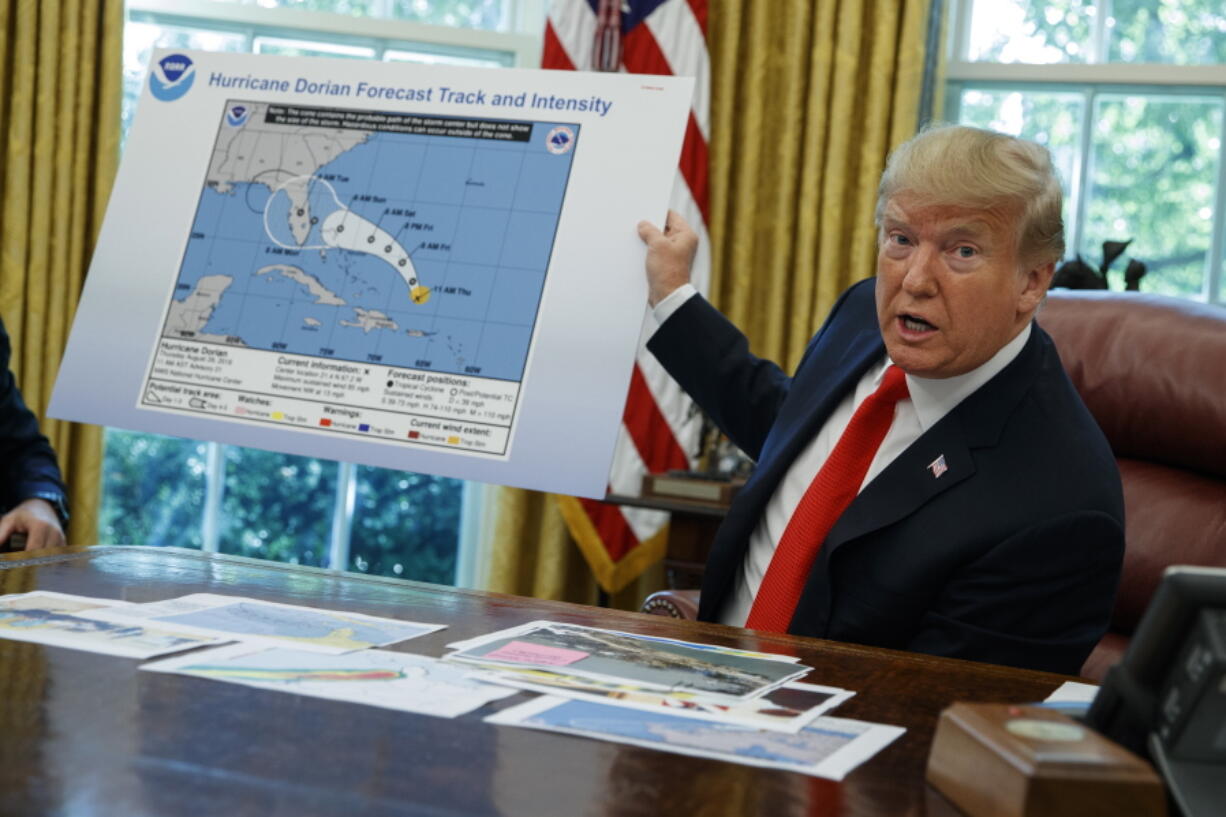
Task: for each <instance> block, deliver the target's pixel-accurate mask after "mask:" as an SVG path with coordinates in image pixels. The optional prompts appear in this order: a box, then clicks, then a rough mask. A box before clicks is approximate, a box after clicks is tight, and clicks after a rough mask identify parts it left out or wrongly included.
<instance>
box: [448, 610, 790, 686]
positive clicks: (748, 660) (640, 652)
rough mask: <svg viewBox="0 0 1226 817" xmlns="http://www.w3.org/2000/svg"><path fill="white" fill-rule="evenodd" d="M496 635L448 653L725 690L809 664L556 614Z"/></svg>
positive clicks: (772, 682)
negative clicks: (640, 633) (580, 621)
mask: <svg viewBox="0 0 1226 817" xmlns="http://www.w3.org/2000/svg"><path fill="white" fill-rule="evenodd" d="M495 636H496V637H491V638H488V639H485V640H483V641H481V642H480V643H478V644H476V645H471V642H469V644H470V646H467V647H465V648H463V649H461V650H459V651H458V652H454V653H451V654H449V655H447V656H446V658H447V659H448V660H452V661H462V662H465V663H470V664H484V665H499V664H502V665H506V666H510V667H519V668H531V669H544V670H551V671H560V672H565V673H567V674H570V675H577V676H582V677H586V678H596V679H598V680H606V681H608V680H611V681H614V682H617V683H628V684H631V685H633V686H636V687H646V688H650V689H661V690H668V691H678V690H685V691H691V692H698V693H702V694H705V695H722V696H726V697H729V698H751V697H754V696H757V695H761V694H763V693H764V692H767V691H769V690H772V689H775V688H777V687H779V686H781V685H783V684H785V683H787V682H788V681H794V680H796V679H798V678H800V677H801V676H803V675H804V674H805V673H806V672H808V668H807V667H803V666H800V665H797V664H792V663H789V662H786V661H776V660H772V659H766V658H757V657H749V656H744V655H736V654H729V653H726V652H723V651H720V650H712V649H707V648H704V647H700V646H696V645H690V644H685V643H683V642H670V641H661V640H658V639H655V638H642V637H639V636H636V635H634V634H632V633H621V632H614V631H612V630H601V629H597V628H594V627H582V626H580V625H577V624H563V623H560V622H548V621H543V622H537V625H536V626H534V627H531V628H516V630H515V631H514V632H512V633H511V634H495Z"/></svg>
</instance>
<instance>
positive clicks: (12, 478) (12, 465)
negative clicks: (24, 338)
mask: <svg viewBox="0 0 1226 817" xmlns="http://www.w3.org/2000/svg"><path fill="white" fill-rule="evenodd" d="M11 356H12V346H11V345H10V343H9V336H8V332H6V331H5V329H4V323H3V322H0V513H3V512H7V511H8V510H9V509H11V508H12V507H13V506H14V505H17V504H18V503H20V502H22V501H24V500H26V499H30V498H31V497H42V498H43V499H49V500H52V501H53V504H54V498H59V499H60V500H61V501H62V499H63V497H64V495H65V489H64V482H63V479H62V478H61V476H60V469H59V466H58V465H57V464H56V461H55V451H53V450H52V448H51V444H50V443H49V442H48V441H47V438H46V437H44V436H43V435H42V433H41V432H40V431H39V430H38V419H37V418H36V417H35V416H34V414H33V413H31V411H30V410H29V409H28V408H26V404H25V401H23V400H22V399H21V392H20V391H18V389H17V383H16V382H15V381H14V379H13V373H12V372H11V371H10V370H9V359H10V357H11ZM0 547H3V543H2V542H0Z"/></svg>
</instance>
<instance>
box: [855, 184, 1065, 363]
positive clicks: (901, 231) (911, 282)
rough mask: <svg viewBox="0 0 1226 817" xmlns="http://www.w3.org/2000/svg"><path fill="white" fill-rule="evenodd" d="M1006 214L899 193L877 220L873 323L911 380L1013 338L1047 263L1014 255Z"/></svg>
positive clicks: (1013, 227) (1044, 281) (1040, 288)
mask: <svg viewBox="0 0 1226 817" xmlns="http://www.w3.org/2000/svg"><path fill="white" fill-rule="evenodd" d="M1018 221H1019V219H1018V218H1017V217H1016V216H1015V215H1014V214H1012V213H1008V212H1000V211H984V210H979V209H974V208H969V207H958V206H951V205H925V204H921V203H919V202H918V201H917V200H916V199H915V198H914V197H912V196H910V195H908V194H907V193H906V192H903V193H900V194H898V195H895V196H894V197H892V198H891V199H890V200H889V201H888V202H887V203H886V207H885V211H884V213H883V214H882V219H881V231H880V235H879V237H878V241H879V246H878V252H877V321H878V323H879V324H880V326H881V336H882V338H883V339H884V340H885V347H886V352H888V353H889V355H890V359H891V360H893V361H894V362H895V363H896V364H897V365H898V366H899V367H901V368H902V370H903V371H905V372H907V373H908V374H912V375H915V376H917V377H929V378H942V377H953V376H954V375H959V374H964V373H966V372H969V371H971V370H972V369H974V368H976V367H978V366H980V365H981V364H983V363H985V362H987V360H988V359H989V358H991V357H992V355H994V354H996V352H997V351H998V350H999V349H1000V348H1001V347H1002V346H1004V345H1005V344H1006V343H1008V342H1009V341H1010V340H1012V339H1013V338H1014V337H1016V336H1017V333H1018V332H1020V331H1021V330H1022V328H1023V327H1024V326H1025V325H1026V322H1027V321H1029V320H1030V316H1031V314H1033V312H1034V310H1035V308H1037V307H1038V305H1039V302H1040V301H1041V300H1042V298H1043V293H1044V292H1046V291H1047V285H1048V284H1049V283H1050V282H1051V276H1052V272H1053V270H1054V267H1055V265H1054V264H1053V263H1046V264H1042V265H1039V266H1037V267H1034V268H1027V267H1026V266H1025V265H1023V263H1022V261H1021V259H1020V258H1019V256H1018V246H1017V245H1018V237H1017V229H1018V227H1017V224H1018Z"/></svg>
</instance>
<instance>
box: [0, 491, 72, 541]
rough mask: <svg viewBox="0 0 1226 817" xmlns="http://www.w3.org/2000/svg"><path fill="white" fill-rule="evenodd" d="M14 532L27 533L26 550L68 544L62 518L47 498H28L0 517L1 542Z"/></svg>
mask: <svg viewBox="0 0 1226 817" xmlns="http://www.w3.org/2000/svg"><path fill="white" fill-rule="evenodd" d="M14 533H24V534H25V536H26V544H25V549H26V550H41V549H42V548H62V547H64V546H65V545H66V544H67V541H66V540H65V539H64V529H63V528H62V527H60V518H59V517H58V516H57V515H56V513H55V508H53V507H51V503H50V502H48V501H47V500H45V499H38V498H32V499H27V500H26V501H24V502H22V503H21V504H20V505H18V506H17V507H15V508H13V510H11V511H9V512H8V513H6V514H5V515H4V516H2V517H0V542H7V541H8V540H9V537H11V536H12V535H13V534H14Z"/></svg>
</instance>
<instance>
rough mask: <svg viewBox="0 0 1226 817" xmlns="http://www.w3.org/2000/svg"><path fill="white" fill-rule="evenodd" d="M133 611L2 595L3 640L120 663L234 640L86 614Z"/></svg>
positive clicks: (72, 599) (83, 601)
mask: <svg viewBox="0 0 1226 817" xmlns="http://www.w3.org/2000/svg"><path fill="white" fill-rule="evenodd" d="M129 606H132V605H127V604H125V603H124V602H117V601H112V600H109V599H95V598H89V597H87V596H71V595H67V594H64V593H51V592H48V591H43V590H39V591H35V592H33V593H17V594H14V595H9V596H0V638H7V639H9V640H12V641H26V642H30V643H34V644H44V645H46V646H49V647H65V648H67V649H72V650H84V651H85V652H94V653H101V654H102V655H113V656H117V657H120V658H153V657H154V656H158V655H167V654H169V653H174V652H182V651H183V650H193V649H195V648H197V647H206V646H209V645H211V644H221V643H224V642H225V641H229V640H230V639H228V638H218V637H215V636H208V635H196V634H190V633H185V632H174V631H172V629H171V628H162V627H157V628H153V627H145V626H143V625H140V624H136V623H133V622H131V621H115V622H110V621H99V620H95V619H93V618H87V617H86V615H85V614H89V613H93V612H97V611H101V610H115V609H122V608H124V607H129Z"/></svg>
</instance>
